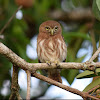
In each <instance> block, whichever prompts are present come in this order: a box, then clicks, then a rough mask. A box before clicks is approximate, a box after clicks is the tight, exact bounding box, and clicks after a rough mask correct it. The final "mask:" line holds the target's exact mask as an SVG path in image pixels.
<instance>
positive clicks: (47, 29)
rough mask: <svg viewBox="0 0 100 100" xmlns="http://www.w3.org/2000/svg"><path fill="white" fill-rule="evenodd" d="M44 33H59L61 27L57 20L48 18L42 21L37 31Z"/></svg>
mask: <svg viewBox="0 0 100 100" xmlns="http://www.w3.org/2000/svg"><path fill="white" fill-rule="evenodd" d="M40 32H42V33H46V34H48V35H55V34H61V32H62V29H61V26H60V24H59V23H58V22H57V21H53V20H49V21H46V22H43V23H42V24H41V25H40V27H39V33H40Z"/></svg>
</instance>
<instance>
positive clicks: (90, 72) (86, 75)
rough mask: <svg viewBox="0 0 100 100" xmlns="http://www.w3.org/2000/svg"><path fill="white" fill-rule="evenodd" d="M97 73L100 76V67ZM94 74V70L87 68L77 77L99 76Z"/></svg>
mask: <svg viewBox="0 0 100 100" xmlns="http://www.w3.org/2000/svg"><path fill="white" fill-rule="evenodd" d="M96 73H97V75H98V76H100V68H97V69H96ZM97 75H95V74H94V72H93V71H89V70H86V71H84V72H83V73H80V74H78V75H77V76H76V78H77V79H81V78H90V77H95V76H97Z"/></svg>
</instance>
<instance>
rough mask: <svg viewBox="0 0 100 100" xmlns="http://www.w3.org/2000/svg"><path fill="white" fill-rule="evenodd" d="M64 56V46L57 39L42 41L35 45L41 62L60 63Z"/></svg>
mask: <svg viewBox="0 0 100 100" xmlns="http://www.w3.org/2000/svg"><path fill="white" fill-rule="evenodd" d="M66 54H67V48H66V44H65V43H63V41H61V40H59V39H55V40H54V39H44V40H42V41H41V42H39V44H38V45H37V55H38V58H39V60H40V61H41V62H46V61H51V62H54V61H55V60H58V61H60V62H61V61H63V60H64V59H65V58H66Z"/></svg>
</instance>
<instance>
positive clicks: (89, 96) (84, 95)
mask: <svg viewBox="0 0 100 100" xmlns="http://www.w3.org/2000/svg"><path fill="white" fill-rule="evenodd" d="M32 75H33V76H35V77H36V78H38V79H41V80H43V81H45V82H48V83H50V84H53V85H55V86H58V87H60V88H62V89H64V90H67V91H69V92H71V93H74V94H77V95H80V96H81V97H82V98H92V99H95V100H99V99H98V98H96V97H94V96H91V95H89V94H88V93H86V92H81V91H79V90H77V89H74V88H71V87H69V86H66V85H63V84H61V83H59V82H57V81H54V80H52V79H50V78H48V77H45V76H43V75H40V74H38V73H34V74H32Z"/></svg>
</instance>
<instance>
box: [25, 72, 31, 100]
mask: <svg viewBox="0 0 100 100" xmlns="http://www.w3.org/2000/svg"><path fill="white" fill-rule="evenodd" d="M26 73H27V96H26V100H30V86H31V85H30V83H31V77H30V76H31V74H30V72H29V71H28V70H27V71H26Z"/></svg>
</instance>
